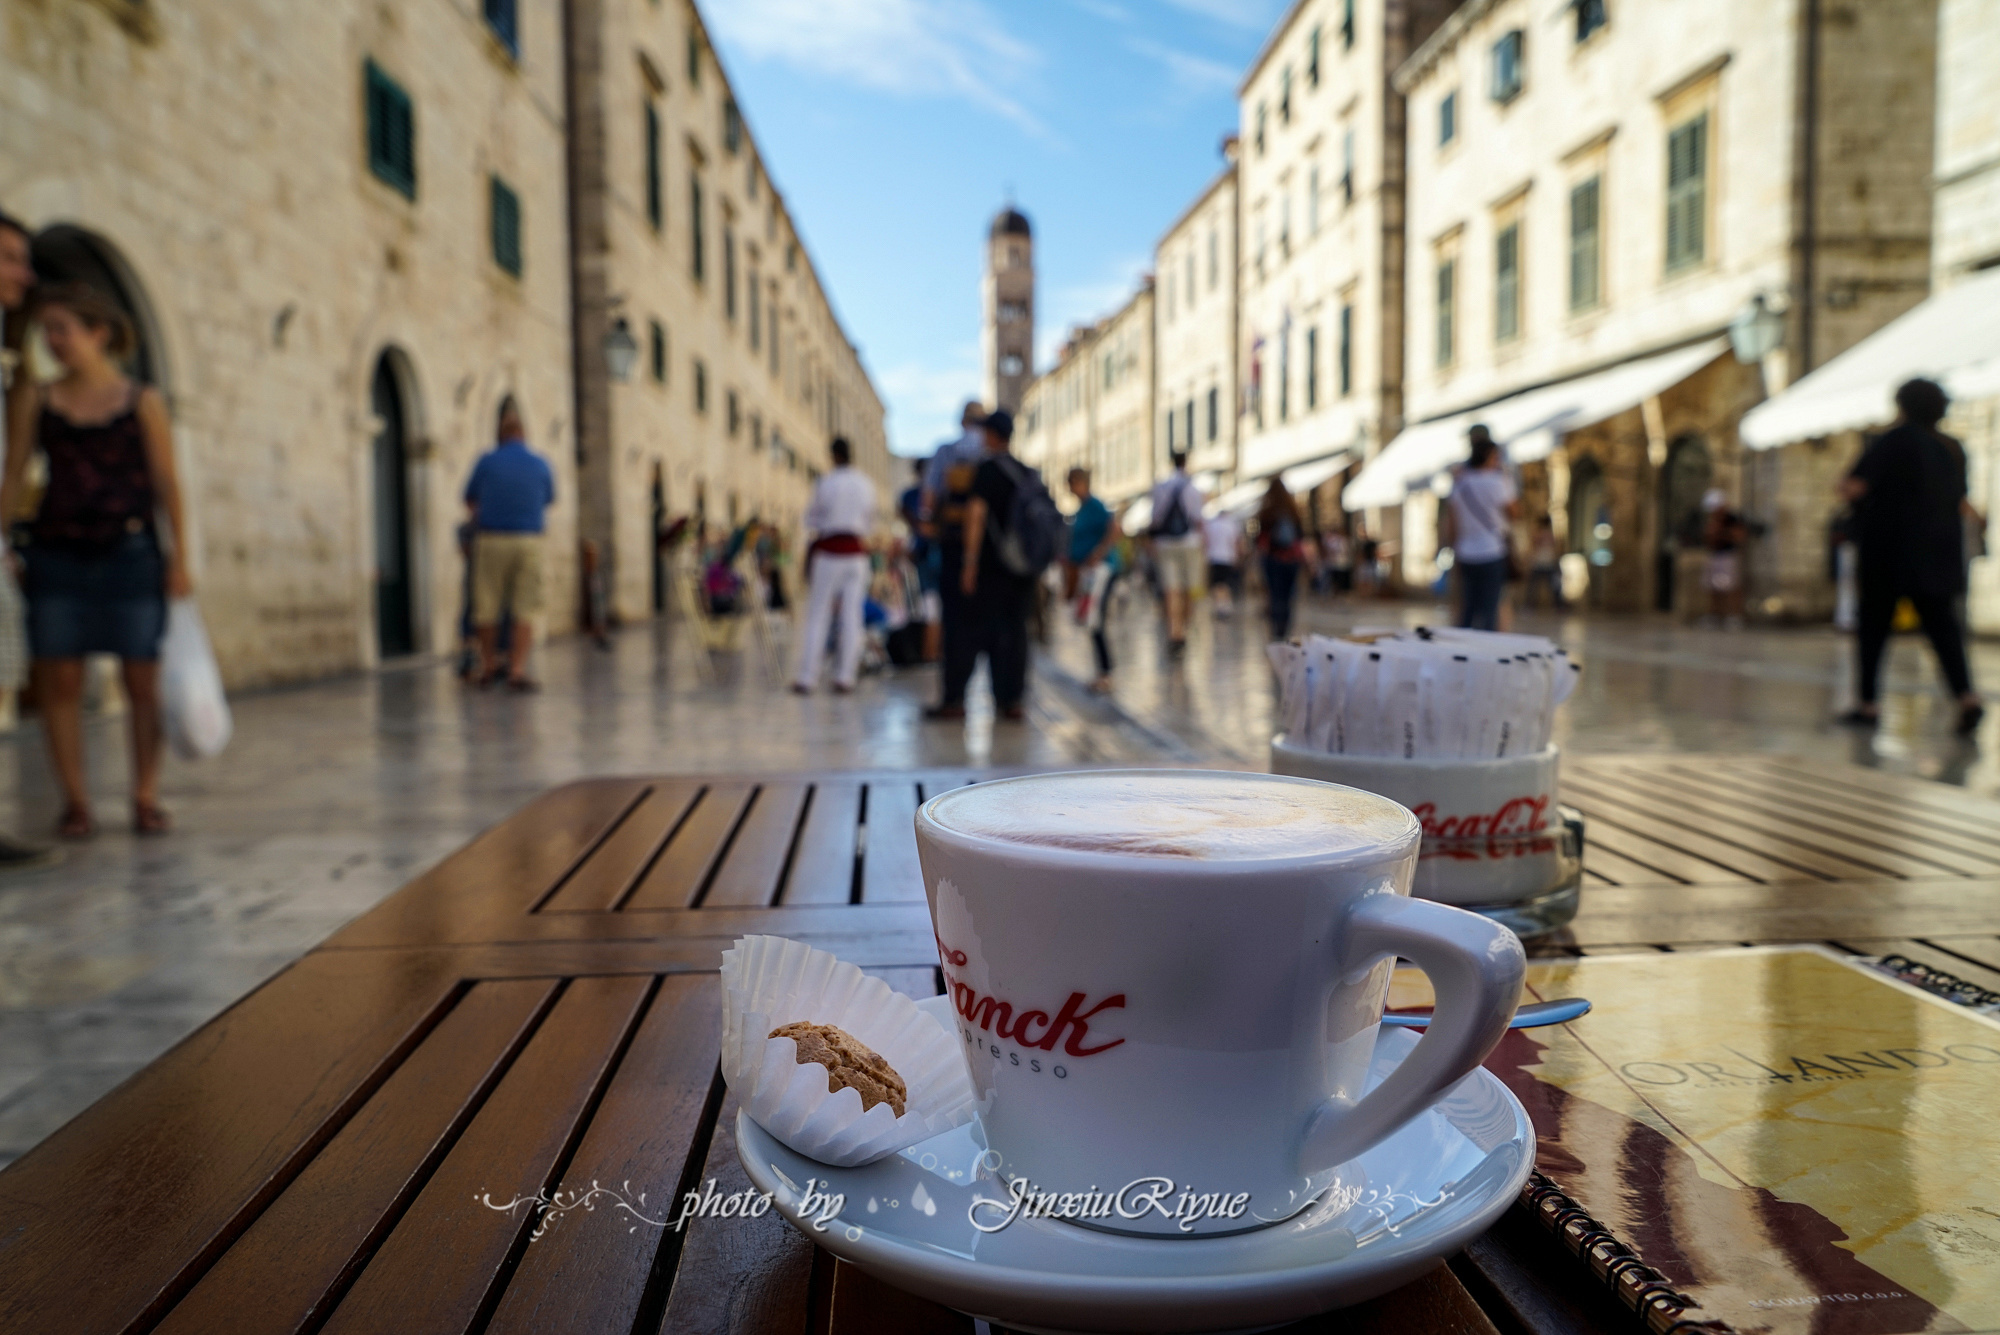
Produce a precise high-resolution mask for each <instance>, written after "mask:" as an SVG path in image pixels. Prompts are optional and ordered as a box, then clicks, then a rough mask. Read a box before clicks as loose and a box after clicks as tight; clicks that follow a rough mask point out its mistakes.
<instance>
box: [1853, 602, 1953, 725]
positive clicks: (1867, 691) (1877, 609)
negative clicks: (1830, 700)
mask: <svg viewBox="0 0 2000 1335" xmlns="http://www.w3.org/2000/svg"><path fill="white" fill-rule="evenodd" d="M1902 598H1908V599H1909V600H1910V606H1912V607H1914V608H1916V609H1917V620H1918V621H1919V622H1920V623H1922V625H1923V628H1924V638H1925V639H1927V640H1929V641H1930V642H1931V650H1932V652H1934V653H1936V654H1937V659H1938V666H1939V667H1941V668H1943V669H1944V679H1945V680H1946V681H1947V682H1949V683H1950V684H1951V692H1952V694H1953V695H1954V696H1962V695H1965V694H1966V693H1967V692H1969V691H1971V689H1972V672H1971V670H1970V669H1969V668H1967V666H1966V663H1965V632H1964V630H1963V629H1962V628H1961V627H1960V626H1959V624H1958V606H1957V603H1956V600H1955V599H1953V598H1952V597H1951V596H1950V595H1949V594H1938V593H1908V592H1905V591H1904V590H1901V589H1898V588H1897V587H1896V586H1895V585H1894V584H1891V583H1887V582H1884V581H1870V580H1867V579H1865V578H1864V579H1863V580H1862V582H1861V609H1860V618H1859V625H1858V628H1857V630H1856V634H1855V647H1856V650H1857V652H1859V654H1860V655H1861V664H1860V667H1861V703H1862V704H1864V705H1872V704H1874V703H1875V693H1876V689H1877V683H1878V682H1880V680H1881V673H1882V651H1883V650H1884V649H1886V648H1888V647H1889V628H1890V627H1891V626H1892V625H1894V624H1895V620H1896V603H1897V600H1898V599H1902Z"/></svg>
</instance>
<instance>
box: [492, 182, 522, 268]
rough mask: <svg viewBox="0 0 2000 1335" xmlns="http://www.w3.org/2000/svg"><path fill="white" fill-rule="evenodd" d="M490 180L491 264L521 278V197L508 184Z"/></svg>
mask: <svg viewBox="0 0 2000 1335" xmlns="http://www.w3.org/2000/svg"><path fill="white" fill-rule="evenodd" d="M491 179H492V189H491V194H492V199H493V208H492V224H493V262H494V263H495V264H497V265H499V266H500V267H501V268H502V269H505V270H506V271H507V272H508V273H510V274H512V275H514V277H516V278H519V277H520V276H521V197H520V196H519V195H517V194H515V193H514V191H513V190H512V188H510V187H509V186H508V184H507V183H506V182H505V181H503V180H501V179H500V178H499V177H497V176H495V177H493V178H491Z"/></svg>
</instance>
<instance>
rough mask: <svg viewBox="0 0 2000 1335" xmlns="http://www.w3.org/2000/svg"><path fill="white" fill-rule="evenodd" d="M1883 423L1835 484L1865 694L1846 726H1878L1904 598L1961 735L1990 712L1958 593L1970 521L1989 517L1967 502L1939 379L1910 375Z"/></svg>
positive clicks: (1960, 453)
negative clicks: (1978, 687) (1855, 596)
mask: <svg viewBox="0 0 2000 1335" xmlns="http://www.w3.org/2000/svg"><path fill="white" fill-rule="evenodd" d="M1896 407H1897V409H1898V410H1899V411H1898V415H1897V418H1896V421H1895V424H1894V425H1892V426H1891V427H1890V428H1889V430H1887V431H1885V432H1883V433H1882V434H1881V435H1880V436H1877V437H1876V438H1875V439H1874V440H1872V441H1870V442H1869V444H1868V447H1867V448H1866V449H1864V450H1863V451H1862V452H1861V459H1860V461H1859V462H1858V463H1856V464H1855V465H1854V468H1853V471H1851V472H1850V473H1848V475H1847V477H1846V479H1845V480H1843V481H1842V483H1841V485H1840V490H1841V494H1842V495H1843V496H1845V497H1846V498H1847V499H1848V500H1849V501H1850V502H1852V503H1853V506H1854V539H1855V543H1856V546H1857V547H1858V548H1859V552H1860V566H1861V569H1860V586H1861V606H1860V609H1859V623H1860V625H1859V631H1858V634H1857V635H1856V641H1855V649H1856V653H1857V655H1858V656H1859V660H1860V661H1859V665H1858V666H1859V669H1860V678H1861V699H1860V703H1858V704H1857V705H1856V706H1855V707H1854V708H1853V709H1850V710H1849V711H1847V712H1846V713H1845V714H1843V715H1841V721H1842V722H1844V723H1850V724H1855V725H1858V726H1862V727H1871V728H1872V727H1874V726H1875V724H1876V723H1877V721H1878V720H1879V718H1880V708H1879V706H1878V704H1877V701H1876V697H1877V692H1878V689H1879V685H1880V673H1881V667H1882V651H1883V650H1884V649H1885V648H1887V647H1888V643H1889V631H1890V628H1891V626H1892V625H1893V624H1894V622H1895V618H1896V605H1897V603H1898V602H1900V601H1901V600H1902V599H1905V598H1907V599H1909V601H1910V606H1911V607H1913V608H1914V609H1915V610H1916V613H1917V619H1918V621H1919V623H1920V624H1921V625H1922V626H1923V630H1924V636H1925V638H1926V639H1928V640H1929V641H1930V642H1931V649H1932V650H1933V652H1935V653H1936V654H1937V660H1938V666H1939V667H1940V668H1941V669H1942V670H1943V672H1944V676H1945V681H1946V682H1947V683H1948V684H1949V686H1950V688H1951V691H1952V694H1953V695H1954V696H1955V697H1957V700H1958V723H1957V732H1958V734H1959V736H1961V737H1969V736H1971V735H1972V733H1973V732H1974V731H1976V730H1977V729H1978V727H1979V721H1980V720H1981V719H1982V718H1984V717H1985V716H1986V708H1985V706H1984V705H1983V704H1981V703H1980V699H1979V694H1978V692H1977V691H1975V690H1973V687H1972V673H1971V669H1970V668H1969V667H1968V665H1967V663H1966V658H1965V632H1964V628H1963V627H1962V626H1960V624H1959V620H1958V605H1957V600H1958V597H1959V595H1961V594H1962V593H1964V592H1965V528H1966V521H1968V520H1969V521H1971V522H1972V523H1973V524H1974V525H1976V526H1979V527H1983V526H1984V523H1985V520H1984V519H1983V518H1982V517H1981V516H1980V515H1979V513H1978V512H1977V511H1975V510H1974V509H1973V508H1972V505H1971V502H1970V501H1968V500H1967V499H1966V477H1965V449H1964V447H1963V446H1962V445H1960V444H1959V443H1958V441H1956V440H1954V439H1953V438H1952V437H1950V436H1947V435H1945V434H1944V433H1943V432H1942V431H1940V430H1938V423H1939V422H1940V421H1941V420H1943V418H1944V415H1945V410H1946V409H1947V408H1948V407H1949V400H1947V399H1946V397H1945V392H1944V390H1943V389H1942V388H1940V387H1939V386H1938V385H1937V384H1935V383H1933V382H1932V381H1929V380H1911V381H1908V382H1906V383H1905V384H1903V385H1902V386H1901V387H1900V388H1898V389H1897V390H1896Z"/></svg>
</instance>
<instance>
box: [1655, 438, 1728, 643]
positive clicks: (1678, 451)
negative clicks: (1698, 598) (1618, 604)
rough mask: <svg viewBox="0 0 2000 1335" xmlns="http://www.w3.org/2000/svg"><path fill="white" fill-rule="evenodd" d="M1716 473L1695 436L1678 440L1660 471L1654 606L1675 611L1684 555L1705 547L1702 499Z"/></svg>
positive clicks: (1657, 608) (1666, 610)
mask: <svg viewBox="0 0 2000 1335" xmlns="http://www.w3.org/2000/svg"><path fill="white" fill-rule="evenodd" d="M1713 472H1714V465H1713V463H1712V462H1711V460H1710V459H1709V455H1708V443H1707V442H1706V441H1704V440H1703V439H1702V438H1701V437H1700V436H1697V435H1694V434H1692V433H1690V434H1688V435H1684V436H1677V437H1675V438H1674V442H1673V444H1672V445H1670V446H1668V447H1667V463H1666V466H1665V467H1664V468H1662V469H1661V470H1660V482H1659V496H1660V529H1659V534H1660V537H1659V542H1660V545H1659V557H1658V561H1659V565H1658V572H1659V573H1658V576H1657V578H1655V579H1654V581H1653V606H1654V608H1655V609H1656V610H1658V611H1661V612H1671V611H1673V610H1674V593H1675V589H1674V582H1675V579H1676V577H1677V575H1678V571H1679V567H1680V554H1681V553H1682V552H1686V551H1693V550H1695V549H1696V548H1699V547H1700V546H1701V545H1702V540H1703V539H1702V519H1703V515H1702V510H1701V498H1702V497H1703V496H1705V495H1707V494H1708V482H1709V478H1710V476H1711V475H1712V474H1713Z"/></svg>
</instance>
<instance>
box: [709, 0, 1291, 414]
mask: <svg viewBox="0 0 2000 1335" xmlns="http://www.w3.org/2000/svg"><path fill="white" fill-rule="evenodd" d="M1284 7H1285V3H1284V0H708V2H707V3H705V4H704V5H703V7H702V8H703V13H704V15H705V17H706V18H707V20H708V23H709V26H710V31H711V35H712V37H713V39H714V41H715V43H716V46H717V47H718V49H719V50H720V52H721V55H722V59H723V61H724V63H725V65H726V66H727V68H728V70H729V76H730V80H731V82H732V83H733V84H734V85H735V87H736V91H737V100H738V101H739V102H740V103H741V104H742V105H743V108H744V111H745V114H746V116H747V118H748V120H749V122H750V125H751V127H752V129H753V131H754V133H755V135H756V137H757V141H758V143H759V145H760V146H761V148H762V150H763V154H764V158H765V162H766V164H767V166H768V168H769V170H770V173H771V176H772V178H773V179H774V180H775V181H776V182H777V183H778V188H779V189H780V190H781V191H783V193H784V195H785V197H786V200H787V202H788V203H789V205H790V208H791V212H792V217H793V219H794V220H795V222H796V223H797V224H798V227H799V230H800V232H801V233H802V234H803V236H804V237H805V240H806V243H807V245H808V246H809V247H810V249H811V250H812V253H813V257H814V260H815V262H816V263H817V264H818V266H819V272H820V277H821V280H822V281H823V282H824V283H825V285H826V287H827V291H828V294H829V295H830V296H831V298H832V299H833V302H834V305H835V307H836V308H837V309H838V311H839V312H840V317H841V320H842V322H843V323H844V324H845V325H846V327H847V330H848V334H849V336H850V337H852V338H853V339H854V341H855V342H856V343H857V344H858V345H860V347H861V350H862V355H863V356H864V358H865V359H866V361H867V364H868V369H869V371H870V373H871V374H872V375H873V376H874V378H875V383H876V386H877V387H878V388H879V389H880V390H881V392H882V395H883V397H884V399H885V400H886V401H887V403H888V406H889V437H890V441H891V443H892V446H893V448H895V449H896V450H897V451H898V452H900V453H905V454H909V453H925V452H928V450H929V449H930V447H931V446H932V445H934V444H935V443H936V442H937V441H938V440H939V439H941V438H943V437H944V436H945V435H946V434H947V433H948V432H949V431H952V430H954V429H955V414H956V411H957V406H958V404H959V403H961V402H963V401H964V399H965V398H966V397H968V396H970V395H974V394H977V393H978V390H979V274H980V264H981V259H982V245H983V242H984V238H985V233H986V225H987V223H988V221H989V220H990V219H991V218H992V215H993V214H994V212H995V211H997V210H998V209H999V208H1000V207H1001V205H1002V204H1003V203H1004V202H1005V200H1006V198H1007V195H1008V191H1009V190H1010V189H1011V190H1012V193H1013V198H1014V200H1015V202H1016V204H1017V205H1018V207H1020V208H1021V210H1022V211H1023V212H1025V213H1026V214H1028V216H1029V217H1030V218H1031V219H1032V220H1033V222H1034V226H1035V249H1036V265H1037V274H1036V278H1037V287H1038V291H1037V297H1038V307H1039V309H1038V310H1037V312H1036V346H1037V350H1038V358H1037V365H1038V366H1041V365H1045V364H1046V359H1047V355H1048V352H1049V350H1050V349H1052V348H1053V347H1054V346H1055V345H1056V343H1057V342H1058V341H1059V340H1060V338H1061V335H1062V331H1063V330H1064V329H1065V328H1067V327H1068V326H1069V325H1070V324H1072V323H1075V322H1077V321H1081V320H1088V319H1094V318H1096V317H1098V316H1100V315H1104V314H1107V313H1109V312H1110V311H1111V310H1113V309H1115V308H1116V306H1117V305H1118V304H1119V303H1120V302H1121V301H1122V300H1123V299H1124V297H1125V296H1126V295H1127V294H1128V293H1129V292H1130V291H1131V290H1132V287H1133V285H1134V283H1135V282H1136V281H1137V279H1138V277H1139V275H1140V274H1142V273H1143V272H1145V271H1146V270H1147V269H1148V268H1150V267H1151V256H1152V250H1153V244H1154V242H1155V241H1156V240H1158V238H1159V235H1160V233H1161V232H1163V231H1164V230H1166V228H1167V226H1168V225H1169V224H1170V223H1171V222H1172V221H1173V220H1174V219H1175V218H1176V217H1177V216H1178V215H1179V214H1180V212H1181V210H1182V209H1183V208H1185V207H1186V206H1187V205H1188V204H1189V203H1190V202H1191V201H1192V200H1193V199H1194V197H1195V195H1196V193H1197V192H1198V191H1199V190H1200V189H1201V188H1202V187H1203V186H1204V185H1205V184H1206V183H1207V182H1208V181H1209V179H1210V178H1211V177H1212V176H1213V175H1214V174H1215V173H1216V172H1217V171H1218V170H1220V168H1221V166H1222V158H1221V155H1220V144H1221V141H1222V136H1223V135H1224V134H1226V133H1229V132H1231V131H1232V130H1233V129H1234V128H1235V124H1236V84H1237V82H1238V80H1239V78H1240V77H1241V75H1242V73H1243V71H1244V70H1245V69H1246V68H1247V67H1248V65H1249V62H1250V60H1251V58H1252V57H1253V56H1255V54H1256V52H1257V50H1258V48H1259V47H1260V46H1261V45H1262V42H1263V39H1264V36H1265V34H1266V33H1267V32H1268V31H1269V29H1270V27H1271V25H1272V23H1274V22H1275V21H1276V19H1277V17H1278V16H1279V15H1280V14H1281V13H1282V12H1283V10H1284Z"/></svg>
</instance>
